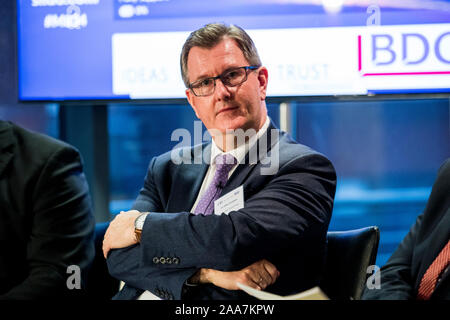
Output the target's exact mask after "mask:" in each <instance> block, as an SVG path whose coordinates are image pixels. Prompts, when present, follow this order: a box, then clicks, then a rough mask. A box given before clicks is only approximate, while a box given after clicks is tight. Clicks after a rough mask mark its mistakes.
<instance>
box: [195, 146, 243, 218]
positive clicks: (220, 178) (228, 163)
mask: <svg viewBox="0 0 450 320" xmlns="http://www.w3.org/2000/svg"><path fill="white" fill-rule="evenodd" d="M215 162H216V173H215V174H214V178H213V180H212V181H211V183H210V185H209V186H208V188H207V189H206V190H205V192H204V193H203V195H202V197H201V198H200V201H199V202H198V204H197V206H196V207H195V211H194V214H204V215H210V214H212V213H213V211H214V201H216V200H217V199H218V198H219V195H220V192H221V191H222V189H223V187H224V186H225V184H226V183H227V180H228V173H229V172H230V170H231V168H233V166H234V165H235V164H236V158H235V157H233V156H232V155H231V154H223V155H221V156H217V157H216V160H215Z"/></svg>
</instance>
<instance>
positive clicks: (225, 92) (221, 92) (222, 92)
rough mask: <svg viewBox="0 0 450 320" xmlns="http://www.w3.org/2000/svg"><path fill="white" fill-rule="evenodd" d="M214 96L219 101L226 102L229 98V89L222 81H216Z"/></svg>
mask: <svg viewBox="0 0 450 320" xmlns="http://www.w3.org/2000/svg"><path fill="white" fill-rule="evenodd" d="M215 94H216V96H217V98H219V99H220V100H227V99H229V98H230V97H231V91H230V88H228V87H227V86H226V85H224V84H223V82H222V80H220V78H219V79H216V89H215Z"/></svg>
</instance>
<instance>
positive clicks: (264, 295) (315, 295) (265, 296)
mask: <svg viewBox="0 0 450 320" xmlns="http://www.w3.org/2000/svg"><path fill="white" fill-rule="evenodd" d="M237 285H238V287H239V288H241V289H242V290H244V291H245V292H247V293H248V294H249V295H251V296H253V297H255V298H258V299H259V300H330V299H329V298H328V297H327V295H326V294H325V293H324V292H323V291H322V290H321V289H320V288H319V287H314V288H311V289H309V290H306V291H303V292H300V293H297V294H292V295H289V296H279V295H277V294H273V293H269V292H265V291H262V290H256V289H253V288H251V287H249V286H246V285H245V284H242V283H239V282H238V283H237Z"/></svg>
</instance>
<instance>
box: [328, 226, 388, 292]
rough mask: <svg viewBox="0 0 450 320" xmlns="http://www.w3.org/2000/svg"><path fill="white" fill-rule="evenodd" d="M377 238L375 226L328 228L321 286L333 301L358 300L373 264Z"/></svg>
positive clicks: (377, 230) (378, 232)
mask: <svg viewBox="0 0 450 320" xmlns="http://www.w3.org/2000/svg"><path fill="white" fill-rule="evenodd" d="M379 240H380V231H379V229H378V228H377V227H366V228H362V229H357V230H349V231H329V232H328V234H327V242H328V252H327V261H326V267H325V276H324V279H323V280H322V283H321V286H320V287H321V289H322V290H323V291H324V292H325V293H326V294H327V296H328V297H329V298H330V299H332V300H359V299H360V298H361V295H362V292H363V290H364V286H365V285H366V281H367V278H368V276H369V275H370V274H368V273H367V267H368V266H370V265H374V264H375V260H376V257H377V251H378V243H379Z"/></svg>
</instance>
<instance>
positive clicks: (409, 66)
mask: <svg viewBox="0 0 450 320" xmlns="http://www.w3.org/2000/svg"><path fill="white" fill-rule="evenodd" d="M373 2H374V1H345V0H340V1H339V0H337V1H336V0H335V1H333V0H328V1H327V0H324V1H316V0H309V1H308V0H297V1H294V0H291V1H289V0H278V1H277V0H227V1H200V0H190V1H185V0H18V2H17V15H18V20H17V21H18V23H17V24H18V70H19V98H20V99H21V100H33V101H36V100H37V101H64V100H116V99H119V100H120V99H170V98H183V97H184V96H185V92H184V91H185V87H184V84H183V82H182V81H181V75H180V70H179V69H180V68H179V55H180V51H181V47H182V45H183V43H184V41H185V39H186V38H187V36H188V35H189V33H190V32H191V31H193V30H195V29H197V28H199V27H201V26H203V25H205V24H207V23H210V22H225V23H227V24H236V25H239V26H241V27H243V28H244V29H246V30H247V31H248V33H249V34H250V36H251V37H252V38H253V40H254V41H255V44H256V46H257V48H258V52H259V54H260V56H261V60H262V62H263V64H264V65H265V66H266V67H267V68H268V70H269V86H268V95H269V96H273V97H277V96H323V95H325V96H327V95H328V96H331V95H367V94H371V93H421V92H448V91H449V88H450V23H449V22H450V2H449V1H437V0H436V1H432V0H420V1H413V0H409V1H379V2H380V3H381V4H382V5H380V6H378V5H373V4H372V3H373ZM386 2H392V3H391V4H389V5H387V4H386Z"/></svg>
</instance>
